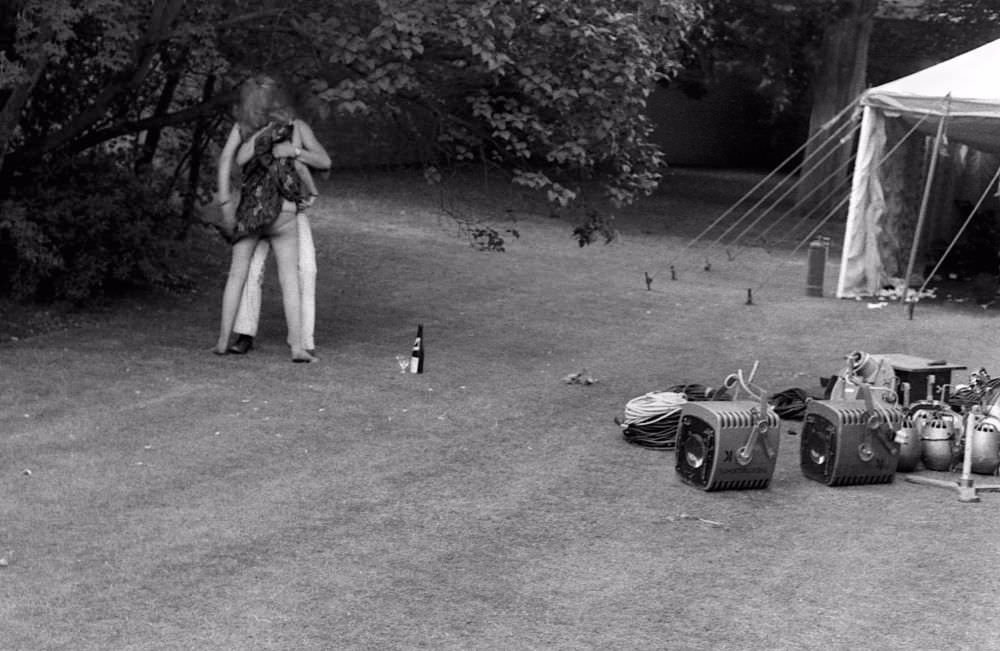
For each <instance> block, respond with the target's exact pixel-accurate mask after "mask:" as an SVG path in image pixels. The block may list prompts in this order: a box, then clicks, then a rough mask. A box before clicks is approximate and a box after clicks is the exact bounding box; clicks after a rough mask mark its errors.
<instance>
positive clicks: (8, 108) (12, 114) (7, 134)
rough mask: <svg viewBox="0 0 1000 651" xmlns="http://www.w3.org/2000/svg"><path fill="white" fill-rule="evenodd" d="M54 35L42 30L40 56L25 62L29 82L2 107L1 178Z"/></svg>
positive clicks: (0, 112)
mask: <svg viewBox="0 0 1000 651" xmlns="http://www.w3.org/2000/svg"><path fill="white" fill-rule="evenodd" d="M53 33H54V29H53V27H52V26H51V25H46V26H45V27H43V28H42V30H41V32H40V33H39V34H38V37H37V38H36V41H37V42H38V43H39V44H40V45H39V47H37V48H35V51H36V52H38V55H37V56H36V57H34V58H32V59H29V60H27V61H25V62H24V67H25V70H26V72H27V80H26V81H23V82H21V83H20V84H17V85H16V86H15V87H14V88H13V89H12V90H11V91H10V93H9V94H8V95H7V97H6V98H5V100H4V102H3V105H2V106H0V178H3V177H4V176H6V175H5V174H4V161H5V160H6V157H7V150H8V148H9V145H10V138H11V136H12V135H13V134H14V128H15V127H17V123H18V120H20V119H21V110H22V109H23V108H24V105H25V104H27V103H28V99H29V98H30V97H31V91H32V90H34V88H35V85H36V84H38V80H39V79H40V78H41V76H42V72H43V71H44V70H45V66H46V65H48V57H46V56H45V54H44V52H45V50H44V47H42V45H44V44H45V43H48V42H49V39H51V38H52V35H53Z"/></svg>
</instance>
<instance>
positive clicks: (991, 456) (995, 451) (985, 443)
mask: <svg viewBox="0 0 1000 651" xmlns="http://www.w3.org/2000/svg"><path fill="white" fill-rule="evenodd" d="M970 445H972V472H974V473H976V474H979V475H994V474H996V472H997V468H998V467H1000V421H998V420H997V419H996V418H994V417H992V416H987V417H986V418H984V419H983V421H982V422H981V423H979V424H978V425H976V429H975V431H974V432H973V433H972V442H971V444H970Z"/></svg>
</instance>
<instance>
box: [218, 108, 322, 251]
mask: <svg viewBox="0 0 1000 651" xmlns="http://www.w3.org/2000/svg"><path fill="white" fill-rule="evenodd" d="M293 129H294V125H293V124H292V123H291V122H285V123H278V124H270V125H268V126H267V127H265V128H264V130H263V131H261V132H260V133H259V134H257V138H256V140H255V141H254V152H253V157H252V158H251V159H250V160H249V161H247V163H246V165H244V166H243V181H242V193H241V195H240V203H239V205H238V206H237V207H236V226H235V228H234V229H233V238H232V239H233V241H234V242H235V241H237V240H240V239H242V238H244V237H247V236H249V235H259V234H261V233H263V232H264V231H266V230H267V229H268V227H269V226H270V225H271V224H273V223H274V221H275V220H276V219H277V218H278V215H280V214H281V207H282V205H283V204H284V202H285V201H292V202H294V203H297V204H298V203H300V202H302V201H305V199H306V190H305V188H304V187H303V183H302V179H301V178H300V177H299V175H298V173H297V172H296V171H295V163H294V161H293V160H292V159H291V158H275V157H274V155H273V154H272V153H271V148H272V147H273V146H274V145H276V144H278V143H280V142H291V140H292V133H293Z"/></svg>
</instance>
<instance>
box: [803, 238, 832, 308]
mask: <svg viewBox="0 0 1000 651" xmlns="http://www.w3.org/2000/svg"><path fill="white" fill-rule="evenodd" d="M829 252H830V238H829V237H817V238H816V239H814V240H813V241H812V242H810V243H809V257H808V263H807V271H806V296H822V295H823V276H825V275H826V259H827V256H828V255H829Z"/></svg>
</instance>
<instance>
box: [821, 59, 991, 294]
mask: <svg viewBox="0 0 1000 651" xmlns="http://www.w3.org/2000/svg"><path fill="white" fill-rule="evenodd" d="M860 103H861V106H862V108H863V112H862V119H861V129H860V132H859V141H858V152H857V158H856V160H855V166H854V175H853V181H852V186H851V196H850V202H849V205H848V216H847V225H846V229H845V234H844V247H843V253H842V255H841V264H840V274H839V277H838V281H837V296H838V297H840V298H850V297H857V296H870V295H872V294H874V293H875V292H877V291H878V290H879V289H881V288H882V287H884V286H885V285H886V284H887V280H888V279H889V278H890V277H902V278H903V279H904V280H905V279H907V277H908V276H909V273H905V274H902V273H900V270H901V267H903V266H904V265H902V264H901V260H903V259H906V258H908V259H909V262H908V266H907V272H909V270H910V269H912V267H913V253H915V252H916V247H917V245H916V244H915V242H918V241H920V240H921V238H922V237H923V238H927V233H926V232H925V231H931V232H932V233H933V229H934V223H935V222H939V221H946V220H948V219H951V221H952V223H953V224H954V217H955V216H954V215H953V214H951V213H952V206H953V201H952V199H955V198H958V197H960V196H961V197H962V198H965V199H969V200H970V203H976V205H979V203H977V200H978V201H979V202H981V201H982V198H983V197H986V196H987V194H986V193H987V190H988V186H989V185H991V180H990V177H991V176H992V173H993V171H994V170H996V169H997V161H998V160H1000V159H998V158H997V156H998V155H1000V40H997V41H994V42H992V43H988V44H986V45H983V46H982V47H979V48H976V49H974V50H971V51H969V52H966V53H965V54H962V55H960V56H958V57H955V58H953V59H950V60H948V61H945V62H943V63H940V64H938V65H935V66H932V67H930V68H927V69H925V70H922V71H920V72H917V73H915V74H912V75H909V76H907V77H903V78H901V79H897V80H895V81H892V82H890V83H887V84H884V85H882V86H877V87H874V88H871V89H869V90H867V91H865V93H864V94H863V95H862V96H861V98H860ZM946 159H947V160H946ZM939 162H940V163H941V164H940V165H937V163H939ZM959 165H960V167H956V166H959ZM935 168H940V170H939V171H938V172H937V174H935ZM956 169H958V170H959V171H958V172H956ZM984 171H986V172H988V173H987V174H986V175H985V176H984V175H983V172H984ZM944 172H947V174H945V173H944ZM963 175H964V177H963V178H960V179H959V180H958V181H956V180H955V179H956V176H963ZM938 176H940V177H945V176H950V178H951V182H950V185H948V186H947V188H946V190H947V194H948V197H947V200H944V201H937V202H936V203H935V202H929V201H928V199H927V197H928V196H930V194H931V192H932V190H931V189H932V188H935V187H936V188H937V189H938V194H942V193H943V192H944V191H943V190H942V188H941V185H942V183H943V181H941V180H940V179H938V178H937V177H938ZM969 176H971V177H973V178H971V179H970V178H968V177H969ZM928 179H930V180H928ZM961 192H965V194H964V195H961ZM989 197H990V201H991V202H994V205H996V204H995V202H996V198H995V197H993V195H992V193H990V194H989ZM929 204H933V205H929ZM925 217H926V222H927V223H926V224H924V221H925ZM922 224H923V225H924V227H923V228H921V225H922ZM953 230H954V229H953ZM952 234H953V233H952ZM942 236H945V235H944V234H943V233H942ZM948 236H950V234H949V235H948ZM911 242H914V244H912V249H913V250H912V251H911ZM925 242H926V239H925ZM927 246H929V243H928V244H927Z"/></svg>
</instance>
